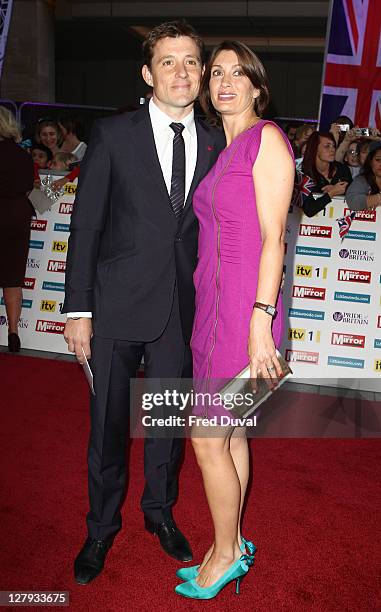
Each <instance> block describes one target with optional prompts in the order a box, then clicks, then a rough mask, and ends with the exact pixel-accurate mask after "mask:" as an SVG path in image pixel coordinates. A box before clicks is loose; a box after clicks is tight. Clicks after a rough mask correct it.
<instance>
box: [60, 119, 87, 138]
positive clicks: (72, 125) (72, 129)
mask: <svg viewBox="0 0 381 612" xmlns="http://www.w3.org/2000/svg"><path fill="white" fill-rule="evenodd" d="M59 123H60V124H61V125H62V126H63V127H64V128H65V130H67V131H68V132H69V134H74V135H75V136H77V138H79V139H81V137H82V122H81V120H80V118H79V117H76V116H75V115H64V116H63V117H60V119H59Z"/></svg>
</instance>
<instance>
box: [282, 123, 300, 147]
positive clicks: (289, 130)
mask: <svg viewBox="0 0 381 612" xmlns="http://www.w3.org/2000/svg"><path fill="white" fill-rule="evenodd" d="M299 126H300V123H297V122H296V121H290V123H286V125H285V126H284V132H285V134H286V136H287V138H288V139H289V141H290V143H291V145H292V144H293V142H294V140H295V136H296V130H297V129H298V127H299Z"/></svg>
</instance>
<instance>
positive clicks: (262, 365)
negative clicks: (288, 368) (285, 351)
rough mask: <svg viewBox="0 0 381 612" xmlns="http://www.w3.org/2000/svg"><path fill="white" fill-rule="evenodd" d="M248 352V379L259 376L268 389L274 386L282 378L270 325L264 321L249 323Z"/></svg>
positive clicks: (266, 315) (264, 314)
mask: <svg viewBox="0 0 381 612" xmlns="http://www.w3.org/2000/svg"><path fill="white" fill-rule="evenodd" d="M263 316H265V317H269V315H268V314H266V313H263ZM248 352H249V357H250V378H252V379H257V378H258V376H259V375H260V376H261V377H262V378H265V379H267V382H268V384H269V386H270V387H271V386H274V385H275V386H276V385H277V384H278V382H279V379H280V378H281V377H282V368H281V365H280V363H279V361H278V357H277V355H276V349H275V344H274V340H273V336H272V332H271V324H269V323H268V321H266V320H264V321H263V323H262V322H259V321H253V320H252V321H251V323H250V335H249V344H248ZM254 386H255V385H254Z"/></svg>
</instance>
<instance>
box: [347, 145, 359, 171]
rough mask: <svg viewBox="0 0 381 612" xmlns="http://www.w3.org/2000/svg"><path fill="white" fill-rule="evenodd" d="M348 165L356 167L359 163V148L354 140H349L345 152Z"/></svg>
mask: <svg viewBox="0 0 381 612" xmlns="http://www.w3.org/2000/svg"><path fill="white" fill-rule="evenodd" d="M345 157H346V160H347V163H348V166H352V167H354V168H355V167H357V166H358V165H359V150H358V144H357V143H356V142H351V143H350V145H349V148H348V151H347V153H346V156H345Z"/></svg>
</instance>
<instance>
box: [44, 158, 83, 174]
mask: <svg viewBox="0 0 381 612" xmlns="http://www.w3.org/2000/svg"><path fill="white" fill-rule="evenodd" d="M78 161H79V160H78V158H77V157H76V156H75V155H73V153H64V152H63V151H60V152H59V153H56V154H55V155H54V157H53V159H52V161H51V162H50V164H49V168H50V169H51V170H61V171H62V170H68V171H69V170H71V167H70V166H71V165H72V164H76V163H78ZM65 178H66V177H65Z"/></svg>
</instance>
